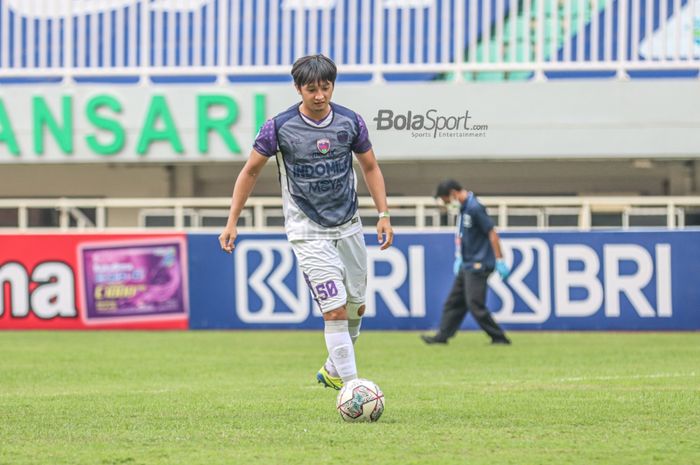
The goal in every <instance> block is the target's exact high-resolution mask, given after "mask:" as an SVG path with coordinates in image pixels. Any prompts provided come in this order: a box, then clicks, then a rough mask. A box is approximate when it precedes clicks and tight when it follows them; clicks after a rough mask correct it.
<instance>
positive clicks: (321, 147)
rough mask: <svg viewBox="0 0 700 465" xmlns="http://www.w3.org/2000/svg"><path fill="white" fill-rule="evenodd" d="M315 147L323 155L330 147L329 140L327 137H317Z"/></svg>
mask: <svg viewBox="0 0 700 465" xmlns="http://www.w3.org/2000/svg"><path fill="white" fill-rule="evenodd" d="M316 148H317V149H318V151H319V152H321V153H322V154H323V155H325V154H327V153H328V151H329V150H330V149H331V141H330V140H328V139H325V138H324V139H319V140H317V141H316Z"/></svg>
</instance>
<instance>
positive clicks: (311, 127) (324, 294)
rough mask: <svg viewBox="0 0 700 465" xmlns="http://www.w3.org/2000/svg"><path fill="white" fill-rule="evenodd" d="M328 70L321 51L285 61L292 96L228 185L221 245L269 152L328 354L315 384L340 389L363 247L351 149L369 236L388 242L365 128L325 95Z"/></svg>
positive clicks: (350, 351)
mask: <svg viewBox="0 0 700 465" xmlns="http://www.w3.org/2000/svg"><path fill="white" fill-rule="evenodd" d="M336 76H337V70H336V66H335V63H333V61H331V60H330V59H329V58H327V57H325V56H323V55H311V56H305V57H302V58H299V59H298V60H297V61H296V62H295V63H294V65H293V66H292V77H293V78H294V87H295V88H296V90H297V92H298V93H299V95H300V96H301V102H300V103H296V104H294V105H292V106H291V107H290V108H288V109H287V110H285V111H283V112H282V113H280V114H278V115H277V116H275V117H274V118H272V119H270V120H268V121H267V122H266V123H265V124H264V125H263V126H262V128H261V129H260V132H259V133H258V135H257V138H256V140H255V143H254V145H253V150H252V151H251V153H250V156H249V158H248V161H247V162H246V164H245V166H244V167H243V169H242V170H241V173H240V174H239V175H238V178H237V179H236V183H235V185H234V187H233V196H232V199H231V209H230V213H229V217H228V222H227V223H226V228H225V229H224V231H223V233H221V235H220V236H219V243H220V245H221V249H222V250H224V251H225V252H228V253H231V252H232V251H233V249H234V247H235V246H234V242H235V240H236V236H237V234H238V233H237V229H236V224H237V222H238V217H239V215H240V213H241V210H242V209H243V206H244V205H245V202H246V200H247V199H248V196H249V195H250V193H251V191H252V190H253V187H254V186H255V182H256V180H257V177H258V174H259V173H260V170H262V168H263V166H264V165H265V163H267V160H268V159H270V158H271V157H276V159H277V167H278V170H279V179H280V184H281V188H282V200H283V209H284V225H285V230H286V233H287V239H288V240H289V242H290V243H291V244H292V248H293V250H294V253H295V255H296V257H297V260H298V262H299V266H300V267H301V270H302V271H303V273H304V277H305V279H306V283H307V284H308V286H309V289H310V290H311V293H312V295H313V297H314V299H315V300H316V302H317V304H318V306H319V307H320V309H321V312H322V313H323V319H324V325H325V329H324V335H325V339H326V348H327V350H328V359H327V360H326V363H325V364H324V365H323V366H322V367H321V369H320V370H319V371H318V373H317V374H316V379H317V380H318V382H319V383H321V384H323V385H324V386H326V387H331V388H333V389H338V390H339V389H340V388H341V387H342V386H343V383H346V382H348V381H350V380H352V379H355V378H357V367H356V364H355V351H354V347H353V344H354V343H355V341H356V340H357V338H358V336H359V335H360V326H361V322H362V315H363V314H364V311H365V291H366V286H367V250H366V247H365V241H364V236H363V234H362V223H361V222H360V217H359V215H358V212H357V178H356V176H355V172H354V170H353V166H352V162H353V157H352V155H353V152H354V153H355V156H356V158H357V161H358V164H359V165H360V169H361V170H362V175H363V177H364V179H365V183H366V184H367V188H368V189H369V192H370V194H371V196H372V199H373V200H374V204H375V207H376V208H377V211H378V221H377V239H378V241H379V243H380V244H381V249H382V250H384V249H387V248H388V247H390V246H391V244H392V242H393V239H394V232H393V229H392V227H391V222H390V220H389V210H388V208H387V201H386V190H385V187H384V176H383V175H382V171H381V169H380V168H379V165H378V164H377V159H376V157H375V155H374V152H373V150H372V144H371V143H370V141H369V136H368V132H367V126H366V125H365V122H364V120H363V119H362V117H360V115H358V114H357V113H355V112H354V111H352V110H350V109H348V108H345V107H342V106H340V105H337V104H335V103H331V97H332V96H333V90H334V88H335V79H336Z"/></svg>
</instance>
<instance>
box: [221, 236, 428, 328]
mask: <svg viewBox="0 0 700 465" xmlns="http://www.w3.org/2000/svg"><path fill="white" fill-rule="evenodd" d="M234 259H235V273H236V278H235V279H236V287H235V288H236V314H237V316H238V318H239V319H240V320H241V321H242V322H244V323H257V324H292V323H296V324H299V323H304V322H305V321H306V320H307V319H308V318H309V317H310V316H311V315H314V316H320V311H319V309H318V306H317V305H315V304H313V302H312V300H311V294H310V292H309V288H308V286H307V284H306V280H305V279H304V276H303V273H302V271H301V269H300V268H299V267H298V266H297V262H296V260H295V258H294V252H293V250H292V246H291V244H289V242H287V240H286V239H264V240H254V239H248V240H243V241H241V242H240V243H239V244H238V245H237V246H236V254H235V257H234ZM387 270H388V273H387ZM367 274H368V276H367V278H368V279H367V292H366V296H367V301H366V305H367V308H366V311H365V317H369V318H374V317H376V316H377V311H378V310H379V311H380V312H382V313H385V312H387V313H389V314H391V315H392V317H394V318H423V317H425V316H426V297H425V290H426V289H425V249H424V247H423V246H421V245H415V246H409V247H408V250H407V252H406V253H404V252H403V251H400V250H398V249H396V248H390V249H387V250H380V249H379V247H377V246H370V247H367ZM404 283H408V284H409V286H410V290H409V293H408V295H407V296H404V295H401V292H400V290H399V289H400V288H401V287H402V286H403V285H404Z"/></svg>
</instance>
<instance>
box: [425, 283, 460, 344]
mask: <svg viewBox="0 0 700 465" xmlns="http://www.w3.org/2000/svg"><path fill="white" fill-rule="evenodd" d="M464 274H465V270H461V271H460V272H459V274H458V275H457V276H456V277H455V280H454V283H453V284H452V289H451V290H450V294H449V295H448V296H447V300H445V305H444V306H443V309H442V318H441V319H440V329H439V330H438V331H437V333H435V335H434V336H425V335H424V336H421V337H422V339H423V340H424V341H425V342H427V343H428V344H434V343H438V344H439V343H445V342H447V340H448V339H449V338H451V337H452V336H454V335H455V333H456V332H457V330H458V329H459V327H460V326H461V325H462V321H464V317H465V315H466V314H467V301H466V300H465V293H464V289H465V287H464Z"/></svg>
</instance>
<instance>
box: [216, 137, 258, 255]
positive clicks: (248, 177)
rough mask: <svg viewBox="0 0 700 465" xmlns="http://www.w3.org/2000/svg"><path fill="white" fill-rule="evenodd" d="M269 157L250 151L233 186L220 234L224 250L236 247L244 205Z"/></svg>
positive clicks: (228, 250)
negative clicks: (228, 208)
mask: <svg viewBox="0 0 700 465" xmlns="http://www.w3.org/2000/svg"><path fill="white" fill-rule="evenodd" d="M268 158H269V157H266V156H264V155H261V154H260V153H258V152H257V151H256V150H255V149H253V150H252V151H251V152H250V156H249V157H248V161H247V162H246V164H245V165H244V166H243V169H242V170H241V172H240V173H239V174H238V178H236V183H235V184H234V186H233V195H232V197H231V209H230V210H229V214H228V221H227V222H226V227H225V228H224V232H222V233H221V235H220V236H219V244H221V250H223V251H224V252H228V253H231V252H232V251H233V248H234V245H233V243H234V241H235V240H236V236H237V235H238V229H237V227H236V225H237V224H238V217H239V216H240V215H241V211H242V210H243V206H244V205H245V203H246V201H247V200H248V197H250V193H251V192H252V191H253V187H255V183H256V182H257V181H258V176H259V175H260V171H261V170H262V169H263V167H264V166H265V163H267V160H268Z"/></svg>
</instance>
